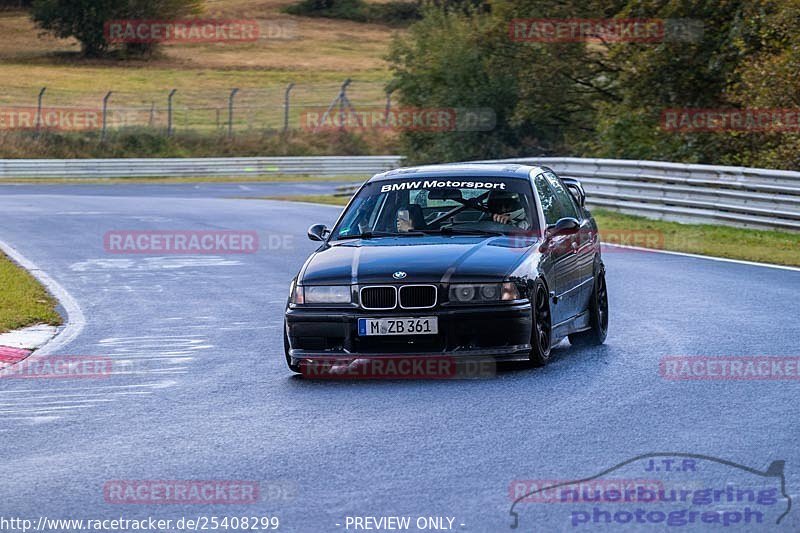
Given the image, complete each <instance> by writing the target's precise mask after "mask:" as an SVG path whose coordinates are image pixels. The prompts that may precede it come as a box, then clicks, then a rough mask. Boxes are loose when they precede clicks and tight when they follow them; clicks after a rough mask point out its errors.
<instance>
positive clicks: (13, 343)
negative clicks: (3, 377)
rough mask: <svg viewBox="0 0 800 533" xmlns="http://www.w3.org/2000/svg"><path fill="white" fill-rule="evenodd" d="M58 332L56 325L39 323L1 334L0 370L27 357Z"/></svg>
mask: <svg viewBox="0 0 800 533" xmlns="http://www.w3.org/2000/svg"><path fill="white" fill-rule="evenodd" d="M57 332H58V328H56V327H55V326H47V325H38V326H30V327H27V328H23V329H18V330H16V331H11V332H8V333H3V334H0V370H3V369H5V368H8V367H9V366H11V365H14V364H16V363H19V362H20V361H22V360H24V359H26V358H27V357H28V356H29V355H30V354H32V353H33V351H34V350H36V349H37V348H39V347H40V346H43V345H44V344H46V343H47V342H48V341H49V340H50V339H52V338H53V337H55V335H56V333H57Z"/></svg>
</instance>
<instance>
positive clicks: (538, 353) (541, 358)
mask: <svg viewBox="0 0 800 533" xmlns="http://www.w3.org/2000/svg"><path fill="white" fill-rule="evenodd" d="M531 304H532V305H531V307H532V308H533V309H532V313H533V324H532V327H531V353H530V356H529V359H530V362H531V364H532V365H534V366H544V365H546V364H547V362H548V361H549V360H550V344H551V342H552V339H553V320H552V315H551V314H550V296H549V294H548V293H547V289H546V288H545V286H544V284H543V283H542V282H541V281H537V282H536V287H535V289H534V291H533V295H532V298H531Z"/></svg>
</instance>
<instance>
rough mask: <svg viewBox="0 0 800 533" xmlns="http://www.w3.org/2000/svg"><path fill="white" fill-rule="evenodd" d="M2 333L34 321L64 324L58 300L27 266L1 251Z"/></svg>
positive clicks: (0, 320)
mask: <svg viewBox="0 0 800 533" xmlns="http://www.w3.org/2000/svg"><path fill="white" fill-rule="evenodd" d="M0 287H3V290H2V291H0V333H5V332H6V331H11V330H14V329H17V328H23V327H25V326H32V325H34V324H51V325H54V326H57V325H60V324H61V322H62V321H61V316H60V315H59V314H58V312H57V311H56V305H57V302H56V300H55V299H54V298H53V297H52V296H50V294H49V293H48V292H47V291H46V290H45V288H44V287H42V286H41V285H40V284H39V282H38V281H36V279H35V278H34V277H33V276H31V275H30V274H29V273H28V272H26V271H25V269H23V268H21V267H20V266H19V265H17V264H16V263H14V262H13V261H11V259H9V258H8V257H7V256H6V255H5V254H3V253H2V252H0Z"/></svg>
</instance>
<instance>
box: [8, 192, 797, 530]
mask: <svg viewBox="0 0 800 533" xmlns="http://www.w3.org/2000/svg"><path fill="white" fill-rule="evenodd" d="M197 185H198V184H178V185H169V186H167V185H165V186H151V185H75V186H70V185H53V186H50V185H46V186H40V185H20V186H0V213H2V221H1V222H0V240H2V241H4V242H5V243H7V244H8V245H11V246H13V247H14V248H15V249H16V250H17V251H19V252H20V253H21V254H22V255H24V256H25V257H26V258H28V259H29V260H31V261H33V262H34V263H35V264H37V265H38V266H39V267H40V268H41V269H43V270H44V271H46V272H47V273H48V274H49V275H50V276H51V277H52V278H54V279H55V280H56V281H57V282H58V283H60V284H61V286H63V287H64V288H65V289H66V290H67V291H68V292H69V293H70V294H71V295H72V297H73V298H74V299H75V300H76V301H77V302H78V304H79V305H80V307H81V309H82V311H83V313H84V315H85V317H86V325H85V327H84V329H83V331H82V332H81V333H80V335H79V336H78V337H77V338H76V339H75V340H74V341H73V342H71V343H70V344H68V345H66V346H62V347H61V348H60V349H59V351H58V353H57V354H54V355H80V356H107V357H111V358H113V359H114V361H115V362H116V363H121V362H128V364H127V365H119V368H123V369H127V370H125V371H121V372H120V373H117V374H114V375H112V376H109V377H105V378H100V379H88V378H84V379H26V380H23V379H2V380H0V435H2V443H3V449H2V455H1V456H0V457H1V460H0V476H2V480H3V482H2V488H0V502H2V504H0V508H1V509H2V511H1V512H0V515H2V516H5V517H10V516H17V517H27V518H31V519H35V518H37V517H39V516H47V517H49V518H86V519H89V518H118V517H119V516H123V517H126V518H141V517H147V516H154V517H159V518H179V517H181V516H192V517H197V516H202V515H204V516H211V515H216V516H220V517H222V516H234V515H239V516H243V515H248V516H260V515H264V514H271V515H277V516H278V517H280V520H281V524H282V527H281V529H282V530H285V531H303V532H305V531H309V532H315V531H343V530H345V529H344V523H345V522H344V521H345V517H346V516H352V515H361V516H363V515H371V516H388V515H410V516H413V517H417V516H450V517H455V521H454V524H453V527H454V529H457V530H461V531H506V530H509V525H510V523H511V520H510V516H509V508H510V506H511V504H512V498H510V497H509V486H510V484H511V482H512V481H513V480H530V479H546V480H554V479H580V478H583V477H588V476H592V475H595V474H597V473H599V472H601V471H602V470H604V469H607V468H611V467H613V466H614V465H616V464H618V463H621V462H623V461H625V460H627V459H629V458H632V457H634V456H637V455H640V454H647V453H656V452H676V453H678V452H679V453H694V454H704V455H709V456H714V457H718V458H722V459H725V460H729V461H732V462H735V463H738V464H741V465H746V466H749V467H752V468H754V469H759V470H764V469H766V468H767V466H768V465H769V464H770V463H771V462H773V461H775V460H785V461H786V485H787V486H786V492H787V493H788V494H789V495H790V496H791V497H792V503H793V508H792V510H791V511H790V512H789V514H788V516H786V518H784V519H783V520H782V522H781V523H780V524H779V525H775V524H774V523H770V524H767V523H765V524H762V525H760V526H759V527H749V528H744V529H741V530H749V531H754V530H765V531H767V530H769V531H798V530H800V511H798V510H797V504H798V502H800V490H798V488H799V487H800V446H798V440H800V439H799V437H800V417H798V416H797V398H798V397H800V382H798V381H796V380H795V381H791V380H784V381H668V380H665V379H663V378H662V377H660V376H659V360H660V359H661V358H662V357H665V356H722V355H738V356H749V355H769V356H798V355H800V349H798V341H799V340H800V326H799V325H798V323H797V318H798V317H800V272H795V271H787V270H777V269H771V268H764V267H757V266H749V265H741V264H735V263H727V262H726V263H723V262H715V261H710V260H705V259H697V258H690V257H681V256H675V255H666V254H659V253H650V252H634V251H621V250H620V251H618V252H616V253H611V252H609V253H606V254H605V256H604V260H605V263H606V266H607V277H608V285H609V295H610V313H611V326H610V332H609V337H608V340H607V343H606V345H605V346H603V347H600V348H584V349H578V348H573V347H570V345H569V343H568V342H566V341H564V342H563V343H562V344H561V345H560V346H559V347H558V348H556V349H555V354H556V356H555V360H554V361H553V362H551V364H550V365H549V366H547V367H546V368H543V369H522V368H505V367H504V368H502V369H501V371H500V372H499V373H498V375H497V376H496V377H494V378H491V379H476V380H448V381H435V380H420V381H416V380H397V381H309V380H304V379H302V378H298V377H293V376H292V375H291V374H290V373H289V371H288V370H287V368H286V366H285V363H284V360H283V353H282V340H281V332H282V314H283V310H284V305H285V302H286V297H287V291H288V285H289V281H290V280H291V279H292V277H293V276H294V274H295V273H296V272H297V270H298V269H299V268H300V266H301V265H302V262H303V261H304V260H305V258H306V257H307V256H308V254H309V253H310V252H311V251H313V250H314V249H315V244H314V243H312V242H310V241H308V240H307V239H306V238H305V232H306V228H307V227H308V226H309V225H310V224H311V223H312V222H322V223H327V224H329V225H330V224H331V223H332V222H333V221H334V220H335V218H336V216H337V214H338V212H339V208H337V207H331V206H312V205H305V204H292V203H282V202H274V201H256V200H243V199H233V198H230V197H232V196H264V195H269V194H290V193H299V194H303V193H306V194H308V193H309V192H325V191H328V190H330V189H332V188H333V187H334V184H331V183H328V182H326V183H324V184H318V185H315V186H314V187H310V186H309V185H297V184H296V185H293V184H286V183H281V184H277V183H276V184H247V185H246V186H247V187H248V188H254V189H255V190H242V189H239V188H238V187H237V186H236V185H231V184H202V186H201V187H199V188H198V186H197ZM236 191H239V192H238V193H237V192H236ZM242 193H243V194H242ZM165 229H166V230H226V229H231V230H254V231H257V232H259V234H260V235H261V236H264V237H265V238H264V239H263V241H264V242H268V241H269V239H268V238H267V236H269V235H275V236H278V238H277V239H276V240H274V241H273V242H275V243H280V244H279V245H274V246H270V245H267V246H266V247H265V248H264V249H261V250H259V252H258V253H255V254H238V255H236V254H230V255H205V256H192V257H185V256H176V255H172V256H146V255H116V254H109V253H107V252H106V251H105V250H104V247H103V236H104V234H105V233H106V232H108V231H111V230H165ZM51 356H53V355H51ZM115 368H117V366H115ZM109 480H254V481H258V482H260V483H261V484H262V487H265V486H269V485H270V484H273V483H278V484H283V485H282V486H290V487H292V488H293V490H294V492H293V494H292V495H291V496H290V497H286V498H282V499H281V498H278V499H275V498H273V497H272V496H270V495H268V494H262V497H261V501H259V502H258V503H255V504H249V505H221V504H212V505H197V504H181V505H177V504H172V505H141V504H139V505H137V504H127V505H122V504H114V503H108V502H107V501H105V500H104V495H103V487H104V484H105V483H106V482H107V481H109ZM718 481H719V482H720V483H721V485H722V486H724V484H725V479H724V476H723V478H719V479H718ZM532 505H535V504H531V505H529V506H528V507H531V506H532ZM522 514H523V515H526V516H523V517H522V518H521V522H520V530H523V531H573V530H575V531H578V530H582V529H589V526H579V527H573V526H572V525H571V523H570V522H569V520H568V516H569V515H568V513H567V512H566V511H565V510H564V507H563V506H559V505H550V506H541V505H540V506H539V508H537V509H536V514H535V516H534V514H531V513H530V511H527V510H523V512H522ZM337 524H341V526H337ZM462 524H463V526H462ZM664 527H666V526H663V527H662V528H661V529H660V528H659V526H655V525H650V526H648V527H647V528H642V529H641V530H646V531H660V530H665V529H663V528H664ZM606 528H607V529H608V530H618V529H619V526H614V527H612V526H611V525H609V526H606ZM673 529H674V528H671V529H670V530H673ZM682 529H688V530H696V531H700V530H704V529H703V527H702V526H696V527H692V526H689V527H686V528H682ZM726 529H735V528H726ZM351 530H352V528H351ZM629 530H636V529H635V526H630V529H629Z"/></svg>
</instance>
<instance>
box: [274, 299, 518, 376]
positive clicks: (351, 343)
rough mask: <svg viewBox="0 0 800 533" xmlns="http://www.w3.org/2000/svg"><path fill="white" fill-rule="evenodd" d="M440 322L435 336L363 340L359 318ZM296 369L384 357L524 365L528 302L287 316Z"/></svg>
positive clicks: (295, 311) (291, 312)
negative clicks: (491, 360)
mask: <svg viewBox="0 0 800 533" xmlns="http://www.w3.org/2000/svg"><path fill="white" fill-rule="evenodd" d="M423 316H436V317H438V322H439V333H438V334H436V335H396V336H395V335H391V336H365V337H360V336H359V335H358V326H357V323H358V319H359V318H391V317H423ZM286 326H287V329H288V332H287V333H288V336H289V344H290V350H289V355H290V357H291V359H292V363H293V364H297V363H298V362H301V361H303V360H313V359H325V358H357V357H385V356H389V357H391V356H403V355H408V356H441V355H447V356H451V357H458V358H461V357H464V358H469V357H483V358H486V357H492V358H495V359H497V360H523V359H526V358H527V356H528V352H529V351H530V339H531V307H530V304H529V303H527V302H524V303H516V304H505V305H484V306H475V307H469V308H459V307H455V306H453V307H449V308H437V309H426V310H419V311H407V310H406V311H403V310H398V311H392V312H386V311H364V310H358V309H332V308H329V309H319V308H299V307H298V308H290V309H288V310H287V311H286Z"/></svg>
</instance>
